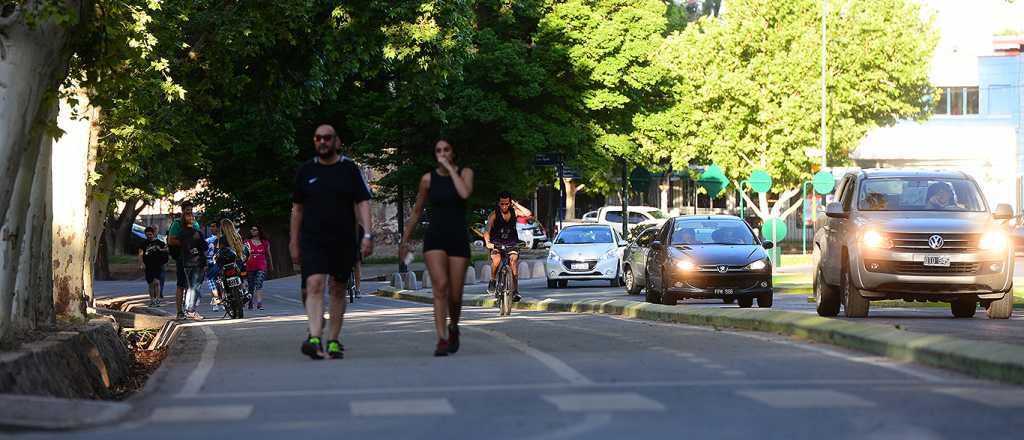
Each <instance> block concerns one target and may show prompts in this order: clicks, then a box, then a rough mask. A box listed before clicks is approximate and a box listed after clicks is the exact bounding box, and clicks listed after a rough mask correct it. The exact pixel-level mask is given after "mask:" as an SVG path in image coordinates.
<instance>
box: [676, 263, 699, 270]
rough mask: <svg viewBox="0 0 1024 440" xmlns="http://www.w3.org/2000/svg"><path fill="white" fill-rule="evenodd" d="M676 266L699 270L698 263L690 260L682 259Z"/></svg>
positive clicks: (682, 268)
mask: <svg viewBox="0 0 1024 440" xmlns="http://www.w3.org/2000/svg"><path fill="white" fill-rule="evenodd" d="M676 267H678V268H679V269H681V270H685V271H687V272H689V271H691V270H697V265H696V264H693V262H692V261H690V260H680V261H677V262H676Z"/></svg>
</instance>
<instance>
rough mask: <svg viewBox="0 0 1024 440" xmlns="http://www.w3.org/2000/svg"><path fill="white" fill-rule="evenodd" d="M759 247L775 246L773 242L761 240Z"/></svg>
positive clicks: (768, 247)
mask: <svg viewBox="0 0 1024 440" xmlns="http://www.w3.org/2000/svg"><path fill="white" fill-rule="evenodd" d="M761 247H763V248H765V249H773V248H775V243H774V242H771V241H762V242H761Z"/></svg>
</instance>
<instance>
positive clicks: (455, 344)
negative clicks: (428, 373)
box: [448, 324, 459, 354]
mask: <svg viewBox="0 0 1024 440" xmlns="http://www.w3.org/2000/svg"><path fill="white" fill-rule="evenodd" d="M457 351H459V325H458V324H451V325H449V326H448V353H452V354H455V352H457Z"/></svg>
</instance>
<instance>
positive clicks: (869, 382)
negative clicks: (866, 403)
mask: <svg viewBox="0 0 1024 440" xmlns="http://www.w3.org/2000/svg"><path fill="white" fill-rule="evenodd" d="M956 384H957V385H964V386H967V385H974V384H975V382H974V381H960V382H956ZM739 386H745V387H771V386H775V387H787V386H828V387H838V386H849V387H857V388H863V387H871V386H878V387H882V386H884V387H887V388H891V387H893V386H906V387H908V388H910V389H926V390H930V389H931V388H925V385H921V386H917V387H913V386H911V385H910V384H908V383H907V381H906V380H901V379H789V380H785V379H783V380H773V379H706V380H688V381H646V382H608V383H590V384H571V383H566V382H548V383H530V384H502V385H451V386H436V387H374V388H363V389H353V388H337V389H310V390H282V391H237V392H224V393H203V394H199V395H196V396H190V397H188V398H189V399H237V400H252V399H261V398H281V397H295V398H298V397H326V396H365V395H389V394H391V395H401V394H437V393H477V392H496V391H533V390H546V391H550V390H553V389H566V390H589V389H594V390H601V389H623V388H625V389H628V388H666V387H676V388H715V387H739ZM175 398H182V397H179V396H175Z"/></svg>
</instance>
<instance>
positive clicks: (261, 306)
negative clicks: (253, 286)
mask: <svg viewBox="0 0 1024 440" xmlns="http://www.w3.org/2000/svg"><path fill="white" fill-rule="evenodd" d="M256 308H257V309H259V310H263V303H261V302H258V303H256Z"/></svg>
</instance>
